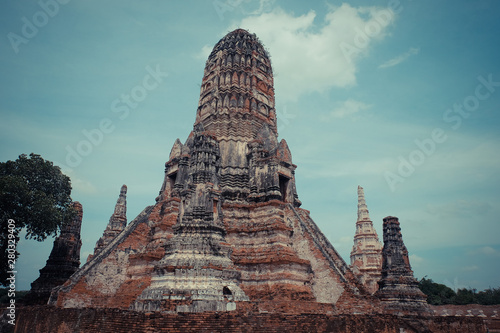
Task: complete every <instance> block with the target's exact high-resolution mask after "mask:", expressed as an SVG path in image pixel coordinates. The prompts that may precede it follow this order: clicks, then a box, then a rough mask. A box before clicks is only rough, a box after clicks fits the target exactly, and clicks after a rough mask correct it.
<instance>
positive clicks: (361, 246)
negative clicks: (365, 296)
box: [351, 186, 382, 293]
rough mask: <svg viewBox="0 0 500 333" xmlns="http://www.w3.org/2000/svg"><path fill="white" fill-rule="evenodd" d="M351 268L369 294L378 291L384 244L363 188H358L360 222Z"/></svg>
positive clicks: (355, 237) (352, 252)
mask: <svg viewBox="0 0 500 333" xmlns="http://www.w3.org/2000/svg"><path fill="white" fill-rule="evenodd" d="M351 268H352V269H353V271H354V273H355V274H356V275H357V276H358V278H359V279H360V280H361V282H362V283H363V285H364V286H365V287H366V288H367V289H368V291H369V292H371V293H374V292H375V291H377V289H378V284H377V282H378V280H379V279H380V271H381V268H382V244H381V243H380V241H379V239H378V235H377V231H376V230H375V228H374V227H373V222H372V221H371V219H370V215H369V212H368V207H367V206H366V201H365V194H364V191H363V188H362V187H361V186H358V221H357V222H356V234H355V235H354V246H353V247H352V251H351Z"/></svg>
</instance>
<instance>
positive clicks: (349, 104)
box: [323, 98, 371, 120]
mask: <svg viewBox="0 0 500 333" xmlns="http://www.w3.org/2000/svg"><path fill="white" fill-rule="evenodd" d="M370 107H371V105H369V104H366V103H363V102H360V101H356V100H354V99H351V98H349V99H348V100H345V101H344V102H342V103H340V104H339V105H338V106H337V107H336V108H335V109H333V110H332V111H331V112H330V114H329V115H328V116H327V117H326V119H323V120H329V119H330V118H345V117H347V116H350V115H353V114H356V113H358V112H360V111H363V110H368V109H369V108H370Z"/></svg>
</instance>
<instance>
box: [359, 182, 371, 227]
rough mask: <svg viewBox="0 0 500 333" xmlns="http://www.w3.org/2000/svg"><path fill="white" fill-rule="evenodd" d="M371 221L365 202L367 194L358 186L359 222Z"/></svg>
mask: <svg viewBox="0 0 500 333" xmlns="http://www.w3.org/2000/svg"><path fill="white" fill-rule="evenodd" d="M363 220H364V221H370V215H369V212H368V207H367V206H366V201H365V192H364V191H363V188H362V187H361V186H359V185H358V221H363Z"/></svg>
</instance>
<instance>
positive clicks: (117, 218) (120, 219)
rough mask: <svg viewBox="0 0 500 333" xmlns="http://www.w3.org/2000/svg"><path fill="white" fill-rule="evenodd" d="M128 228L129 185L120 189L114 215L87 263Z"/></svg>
mask: <svg viewBox="0 0 500 333" xmlns="http://www.w3.org/2000/svg"><path fill="white" fill-rule="evenodd" d="M126 226H127V185H123V186H122V188H121V189H120V196H119V197H118V200H117V202H116V205H115V210H114V212H113V215H111V217H110V218H109V222H108V225H107V226H106V229H105V230H104V233H103V235H102V237H101V238H99V240H98V241H97V243H96V245H95V248H94V254H93V255H89V257H88V258H87V261H89V260H90V259H92V257H93V256H95V255H97V254H98V253H99V252H101V251H102V249H103V248H105V247H106V246H108V244H109V243H110V242H111V241H112V240H113V239H115V237H116V236H117V235H118V234H120V233H121V232H122V231H123V229H125V227H126Z"/></svg>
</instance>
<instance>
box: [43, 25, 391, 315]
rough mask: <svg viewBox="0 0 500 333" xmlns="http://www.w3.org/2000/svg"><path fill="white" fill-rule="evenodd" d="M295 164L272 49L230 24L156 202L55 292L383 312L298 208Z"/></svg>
mask: <svg viewBox="0 0 500 333" xmlns="http://www.w3.org/2000/svg"><path fill="white" fill-rule="evenodd" d="M296 167H297V166H296V165H295V164H293V162H292V155H291V152H290V149H289V148H288V145H287V143H286V141H285V140H281V141H278V134H277V127H276V112H275V105H274V88H273V75H272V69H271V62H270V59H269V55H268V54H267V52H266V51H265V50H264V48H263V46H262V44H261V43H260V42H259V40H258V39H257V37H256V36H255V35H253V34H250V33H249V32H247V31H245V30H242V29H238V30H235V31H233V32H231V33H229V34H227V35H226V36H225V37H224V38H222V39H221V40H220V41H219V42H218V43H217V44H216V45H215V47H214V49H213V51H212V52H211V54H210V56H209V58H208V60H207V62H206V66H205V71H204V76H203V79H202V84H201V92H200V100H199V104H198V109H197V112H196V121H195V124H194V128H193V131H192V132H191V133H190V134H189V136H188V138H187V140H186V141H185V143H182V142H181V141H180V140H179V139H177V140H176V141H175V143H174V145H173V147H172V149H171V152H170V156H169V158H168V161H167V162H166V164H165V178H164V181H163V184H162V186H161V190H160V193H159V195H158V197H157V198H156V203H155V204H154V205H152V206H149V207H147V208H146V209H144V211H143V212H142V213H141V214H139V216H138V217H137V218H135V219H134V220H133V221H132V222H130V223H129V224H128V225H126V226H125V224H123V225H121V224H119V226H120V232H119V233H116V235H114V236H113V237H107V238H106V237H104V241H103V243H102V245H101V246H99V249H97V248H96V251H95V254H94V256H93V257H92V258H90V260H89V261H88V262H87V263H86V264H85V265H84V266H83V267H82V268H81V269H80V270H79V271H78V272H76V273H75V274H74V275H73V276H72V277H71V278H70V279H69V280H68V281H67V282H66V283H65V284H64V285H63V286H61V287H58V288H57V289H56V290H54V292H53V293H52V295H51V298H50V304H53V305H56V306H59V307H65V308H82V307H93V308H118V309H133V310H137V311H141V312H167V313H172V312H200V311H229V310H235V309H237V310H241V311H254V312H274V313H276V312H287V313H325V314H327V313H328V314H333V313H365V314H366V313H378V312H381V311H382V309H381V307H380V303H379V301H378V299H377V298H375V297H373V296H371V295H370V294H369V293H368V292H367V291H366V290H365V288H364V287H363V285H362V284H361V283H360V281H359V280H358V278H357V277H356V276H355V275H354V274H353V272H352V271H351V269H349V267H348V265H347V264H346V263H345V262H344V260H343V259H342V258H341V256H340V255H339V254H338V252H337V251H336V250H335V249H334V247H333V246H332V245H331V243H330V242H329V240H328V239H327V238H326V237H325V236H324V235H323V233H322V232H321V231H320V230H319V228H318V227H317V225H316V224H315V223H314V221H313V220H312V219H311V217H310V215H309V211H307V210H305V209H302V208H300V206H301V202H300V200H299V199H298V195H297V190H296V186H295V169H296ZM120 197H121V196H120ZM119 202H120V199H119ZM110 223H111V221H110ZM121 226H123V229H121ZM111 229H113V228H111ZM105 235H106V233H105ZM98 245H99V244H98Z"/></svg>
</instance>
